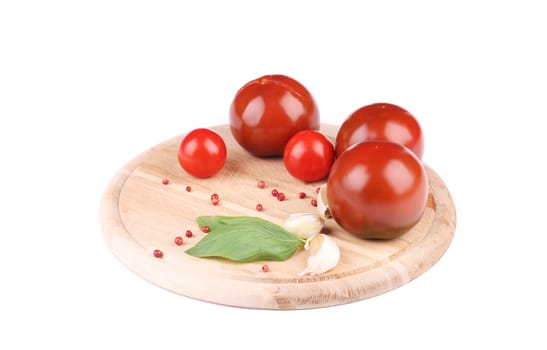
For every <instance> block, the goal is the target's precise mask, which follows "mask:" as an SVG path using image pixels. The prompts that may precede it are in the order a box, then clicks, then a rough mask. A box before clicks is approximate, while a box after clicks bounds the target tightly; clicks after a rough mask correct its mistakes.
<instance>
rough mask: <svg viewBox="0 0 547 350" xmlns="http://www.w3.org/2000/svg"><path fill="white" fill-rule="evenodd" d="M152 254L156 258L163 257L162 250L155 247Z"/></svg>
mask: <svg viewBox="0 0 547 350" xmlns="http://www.w3.org/2000/svg"><path fill="white" fill-rule="evenodd" d="M154 256H155V257H156V258H161V257H163V252H162V251H161V250H159V249H155V250H154Z"/></svg>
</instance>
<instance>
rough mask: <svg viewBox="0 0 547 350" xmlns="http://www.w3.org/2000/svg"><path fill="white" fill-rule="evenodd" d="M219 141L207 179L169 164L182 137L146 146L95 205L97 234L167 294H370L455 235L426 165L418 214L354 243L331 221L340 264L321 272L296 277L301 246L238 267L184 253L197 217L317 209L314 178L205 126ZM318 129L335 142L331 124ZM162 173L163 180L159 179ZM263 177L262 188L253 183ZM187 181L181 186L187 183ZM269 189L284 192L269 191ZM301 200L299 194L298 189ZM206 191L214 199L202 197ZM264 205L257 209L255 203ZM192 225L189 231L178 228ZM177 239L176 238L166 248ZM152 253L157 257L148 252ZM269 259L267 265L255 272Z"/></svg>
mask: <svg viewBox="0 0 547 350" xmlns="http://www.w3.org/2000/svg"><path fill="white" fill-rule="evenodd" d="M211 129H213V130H215V131H216V132H218V133H219V134H220V135H221V136H222V137H223V139H224V140H225V142H226V146H227V148H228V159H227V161H226V165H225V166H224V168H223V169H222V171H221V172H220V173H218V174H217V175H215V176H213V177H211V178H208V179H196V178H193V177H192V176H190V175H188V174H186V173H185V172H184V171H183V170H182V168H181V167H180V166H179V164H178V161H177V150H178V146H179V143H180V141H181V140H182V137H183V136H182V135H181V136H179V137H175V138H172V139H170V140H167V141H165V142H163V143H161V144H159V145H157V146H154V147H152V148H150V149H149V150H147V151H146V152H144V153H142V154H141V155H139V156H137V157H136V158H135V159H133V160H131V161H130V162H128V163H127V164H126V165H125V166H123V167H122V168H121V169H120V170H119V171H118V173H117V174H116V175H115V176H114V177H113V178H112V181H111V183H110V184H109V185H108V187H107V189H106V191H105V193H104V195H103V199H102V202H101V205H100V215H99V219H100V222H101V225H102V230H103V235H104V238H105V240H106V242H107V244H108V246H109V248H110V250H111V251H112V252H113V254H114V255H115V256H116V257H117V258H118V259H119V260H120V261H121V262H122V263H123V264H124V265H125V266H127V267H128V268H129V269H130V270H132V271H134V272H135V273H137V274H138V275H140V276H141V277H143V278H144V279H146V280H148V281H150V282H152V283H154V284H156V285H158V286H160V287H163V288H165V289H167V290H170V291H173V292H176V293H179V294H182V295H185V296H188V297H191V298H195V299H199V300H203V301H208V302H213V303H219V304H224V305H231V306H238V307H248V308H261V309H309V308H317V307H325V306H333V305H339V304H346V303H350V302H355V301H358V300H363V299H366V298H370V297H373V296H376V295H379V294H382V293H385V292H388V291H390V290H393V289H394V288H397V287H400V286H402V285H404V284H405V283H407V282H409V281H411V280H413V279H414V278H416V277H417V276H419V275H420V274H422V273H423V272H425V271H426V270H428V269H429V268H430V267H431V266H432V265H433V264H435V263H436V262H437V261H438V260H439V259H440V258H441V256H442V255H443V253H444V252H445V251H446V249H447V248H448V246H449V245H450V243H451V241H452V238H453V236H454V231H455V226H456V213H455V209H454V205H453V202H452V199H451V197H450V193H449V192H448V190H447V188H446V186H445V185H444V183H443V181H442V180H441V178H440V177H439V176H438V175H437V174H436V173H435V172H434V171H433V170H432V169H431V168H430V167H427V166H426V168H427V174H428V178H429V183H430V195H429V200H428V204H427V208H426V210H425V212H424V214H423V217H422V219H421V220H420V221H419V222H418V223H417V224H416V225H415V226H414V227H412V228H411V229H409V230H408V231H407V232H406V233H404V234H403V235H402V236H401V237H400V238H397V239H394V240H389V241H375V240H363V239H358V238H355V237H353V236H351V235H350V234H348V233H347V232H345V231H344V230H343V229H341V228H340V227H339V226H338V225H337V224H336V222H335V221H334V220H332V219H329V220H327V223H326V227H325V231H326V232H328V233H329V234H330V235H331V236H332V237H334V239H336V241H337V243H338V245H339V246H340V250H341V260H340V263H339V264H338V266H337V267H336V268H334V269H333V270H331V271H329V272H327V273H325V274H323V275H319V276H299V275H298V274H299V272H300V271H302V270H303V269H304V268H305V266H306V260H307V252H306V251H305V250H300V251H298V252H297V253H295V255H294V256H293V257H291V258H289V259H288V260H286V261H282V262H263V261H257V262H252V263H236V262H230V261H227V260H223V259H200V258H196V257H192V256H190V255H188V254H186V253H185V250H186V249H188V248H190V247H191V246H193V245H194V244H196V243H197V242H198V241H199V239H200V238H201V237H203V235H204V233H202V232H201V231H200V230H199V227H198V225H197V224H196V222H195V219H196V217H197V216H199V215H251V216H259V217H262V218H265V219H267V220H270V221H272V222H275V223H278V224H281V223H282V222H283V221H284V220H285V218H286V217H287V216H288V215H289V214H291V213H296V212H316V210H317V208H315V207H313V206H312V205H311V204H310V200H311V199H312V198H315V196H316V195H315V188H317V186H319V185H320V184H321V183H308V184H306V183H303V182H301V181H299V180H296V179H294V178H293V177H291V176H290V175H289V174H288V173H287V171H286V170H285V169H284V166H283V161H282V159H261V158H256V157H253V156H251V155H249V154H248V153H247V152H245V151H244V150H243V149H242V148H241V147H239V145H238V144H237V143H236V141H235V140H234V139H233V137H232V135H231V133H230V130H229V127H228V126H225V125H224V126H218V127H214V128H211ZM321 130H322V131H323V132H324V133H325V134H327V135H328V136H329V137H332V138H334V136H335V135H336V131H337V127H335V126H332V125H323V126H322V128H321ZM163 179H169V184H167V185H164V184H163V183H162V180H163ZM258 180H264V181H265V182H266V184H267V185H266V188H265V189H260V188H258V187H257V185H256V184H257V181H258ZM187 186H190V187H191V191H190V192H188V191H187V190H186V187H187ZM273 188H276V189H278V190H279V191H282V192H284V193H285V194H286V196H287V199H286V200H285V201H283V202H280V201H278V200H277V199H276V198H274V197H272V196H271V194H270V192H271V190H272V189H273ZM299 192H306V193H307V195H308V196H307V198H305V199H299V198H298V193H299ZM212 193H218V194H219V196H220V205H218V206H213V205H212V204H211V202H210V196H211V194H212ZM258 203H261V204H262V205H263V207H264V210H263V211H262V212H258V211H256V209H255V207H256V204H258ZM188 229H190V230H192V232H193V233H194V236H193V237H191V238H187V237H186V236H185V235H184V233H185V231H186V230H188ZM176 236H182V237H183V239H184V244H183V245H181V246H178V245H176V244H174V238H175V237H176ZM154 249H160V250H162V251H163V253H164V255H163V258H161V259H159V258H155V257H154V256H153V251H154ZM265 263H267V264H268V265H269V267H270V271H269V272H267V273H264V272H262V269H261V267H262V265H263V264H265Z"/></svg>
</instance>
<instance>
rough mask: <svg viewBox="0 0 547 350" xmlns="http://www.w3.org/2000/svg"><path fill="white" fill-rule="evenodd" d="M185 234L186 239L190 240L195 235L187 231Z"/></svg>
mask: <svg viewBox="0 0 547 350" xmlns="http://www.w3.org/2000/svg"><path fill="white" fill-rule="evenodd" d="M185 234H186V237H188V238H190V237H192V236H193V235H194V234H193V233H192V231H191V230H186V233H185Z"/></svg>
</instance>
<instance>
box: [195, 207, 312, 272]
mask: <svg viewBox="0 0 547 350" xmlns="http://www.w3.org/2000/svg"><path fill="white" fill-rule="evenodd" d="M197 222H198V225H199V226H209V228H210V229H211V231H210V232H209V233H208V234H207V235H206V236H204V237H203V238H202V239H201V240H200V241H199V242H198V243H197V244H196V245H195V246H193V247H192V248H190V249H188V250H186V253H188V254H190V255H192V256H196V257H201V258H207V257H209V258H210V257H217V258H225V259H229V260H233V261H239V262H250V261H257V260H274V261H283V260H286V259H288V258H290V257H291V256H292V255H293V254H294V253H295V252H296V250H297V249H298V248H300V247H302V246H303V245H304V243H305V240H303V239H300V238H299V237H298V236H296V235H294V234H292V233H290V232H287V231H286V230H285V229H283V228H282V227H280V226H278V225H276V224H274V223H271V222H269V221H267V220H264V219H261V218H257V217H250V216H200V217H198V219H197Z"/></svg>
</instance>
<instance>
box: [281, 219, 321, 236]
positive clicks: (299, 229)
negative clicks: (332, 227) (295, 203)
mask: <svg viewBox="0 0 547 350" xmlns="http://www.w3.org/2000/svg"><path fill="white" fill-rule="evenodd" d="M324 224H325V221H324V220H323V219H322V218H320V217H319V216H318V215H315V214H309V213H298V214H291V215H290V216H289V217H288V218H287V220H285V222H284V223H283V228H284V229H285V230H287V231H289V232H291V233H294V234H295V235H297V236H298V237H300V238H309V237H311V236H313V235H315V234H317V233H319V232H321V230H322V229H323V225H324Z"/></svg>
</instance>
